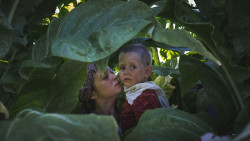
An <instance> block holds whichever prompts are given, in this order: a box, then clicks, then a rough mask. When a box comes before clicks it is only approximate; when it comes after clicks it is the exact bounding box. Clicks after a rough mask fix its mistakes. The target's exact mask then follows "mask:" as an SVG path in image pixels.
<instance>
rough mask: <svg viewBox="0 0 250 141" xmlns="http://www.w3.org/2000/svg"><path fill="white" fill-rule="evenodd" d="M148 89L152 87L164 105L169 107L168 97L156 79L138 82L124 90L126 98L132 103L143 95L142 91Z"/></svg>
mask: <svg viewBox="0 0 250 141" xmlns="http://www.w3.org/2000/svg"><path fill="white" fill-rule="evenodd" d="M146 89H152V90H154V91H155V92H156V94H157V96H158V99H159V102H160V103H161V105H162V107H164V108H169V104H168V100H167V97H166V95H165V93H164V91H163V90H162V89H161V88H160V87H159V86H157V84H156V83H155V82H154V81H147V82H144V83H138V84H135V85H134V86H131V87H129V88H127V87H124V91H125V92H126V99H127V101H128V103H129V104H130V105H132V104H133V102H134V100H135V99H136V98H137V97H138V96H140V95H141V93H142V92H143V91H144V90H146Z"/></svg>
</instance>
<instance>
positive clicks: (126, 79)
mask: <svg viewBox="0 0 250 141" xmlns="http://www.w3.org/2000/svg"><path fill="white" fill-rule="evenodd" d="M123 80H125V81H128V80H131V79H129V78H125V79H123Z"/></svg>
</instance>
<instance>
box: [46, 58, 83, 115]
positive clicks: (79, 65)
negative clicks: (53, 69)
mask: <svg viewBox="0 0 250 141" xmlns="http://www.w3.org/2000/svg"><path fill="white" fill-rule="evenodd" d="M86 68H87V63H84V62H79V61H74V60H68V61H66V62H64V63H63V64H62V66H61V67H60V69H58V72H57V74H56V78H55V79H54V80H53V81H52V84H51V86H50V89H49V95H50V96H49V97H50V101H49V102H47V104H48V106H47V107H46V111H48V112H60V113H70V112H71V111H72V110H73V109H74V108H75V106H76V104H77V102H78V101H79V100H78V90H79V89H80V88H81V87H82V85H83V82H84V79H85V74H86V70H87V69H86ZM58 88H59V89H58ZM79 112H80V111H79Z"/></svg>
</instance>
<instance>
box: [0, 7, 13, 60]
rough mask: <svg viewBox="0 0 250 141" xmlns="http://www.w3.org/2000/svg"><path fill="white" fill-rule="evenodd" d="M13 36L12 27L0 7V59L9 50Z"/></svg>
mask: <svg viewBox="0 0 250 141" xmlns="http://www.w3.org/2000/svg"><path fill="white" fill-rule="evenodd" d="M12 37H13V28H12V26H11V25H10V23H9V21H8V19H7V18H6V16H5V15H4V13H2V11H1V9H0V45H1V47H0V60H1V58H2V57H4V56H5V55H6V53H7V52H8V51H9V50H10V47H11V43H12Z"/></svg>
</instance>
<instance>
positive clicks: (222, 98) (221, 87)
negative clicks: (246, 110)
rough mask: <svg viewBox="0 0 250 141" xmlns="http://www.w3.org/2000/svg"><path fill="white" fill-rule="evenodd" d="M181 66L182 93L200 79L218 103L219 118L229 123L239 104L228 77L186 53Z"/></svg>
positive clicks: (211, 98) (209, 94)
mask: <svg viewBox="0 0 250 141" xmlns="http://www.w3.org/2000/svg"><path fill="white" fill-rule="evenodd" d="M179 67H180V73H181V74H182V75H181V79H180V80H181V81H180V86H181V90H182V95H184V94H185V93H186V92H187V91H188V90H189V89H190V88H191V87H193V86H195V85H196V83H197V81H199V80H200V81H201V83H202V86H203V87H204V90H205V92H206V93H207V96H208V98H209V99H210V100H211V101H212V102H215V103H216V110H217V111H218V113H219V115H217V116H218V118H219V119H220V121H221V122H222V123H223V122H224V123H225V124H226V125H229V123H227V122H230V121H232V120H233V119H234V118H235V117H236V115H237V113H236V109H237V108H239V107H238V106H239V104H238V101H237V98H236V97H235V96H234V94H233V93H232V90H231V89H232V88H230V87H229V85H228V83H227V80H226V78H224V77H222V75H221V74H220V73H219V72H217V71H216V70H214V69H212V68H211V67H210V66H209V65H206V64H205V63H204V62H201V61H200V60H197V59H195V58H192V57H189V56H186V55H182V56H181V58H180V66H179ZM230 124H232V123H230Z"/></svg>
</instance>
